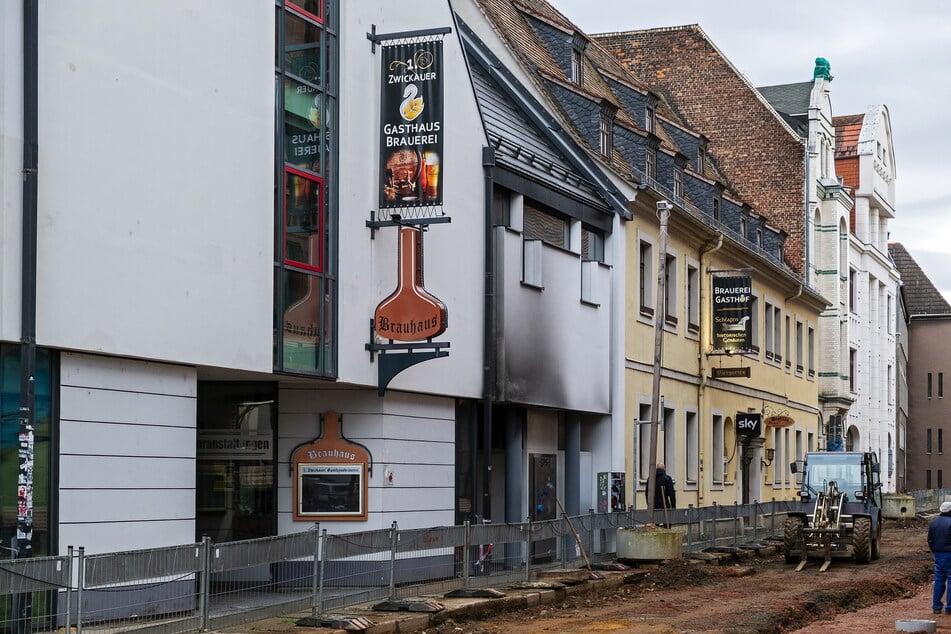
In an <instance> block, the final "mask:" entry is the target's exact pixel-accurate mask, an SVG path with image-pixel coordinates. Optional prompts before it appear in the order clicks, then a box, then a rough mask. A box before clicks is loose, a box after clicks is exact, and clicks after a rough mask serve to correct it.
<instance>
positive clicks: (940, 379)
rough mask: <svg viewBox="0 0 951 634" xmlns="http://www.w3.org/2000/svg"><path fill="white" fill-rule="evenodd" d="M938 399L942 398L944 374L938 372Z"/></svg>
mask: <svg viewBox="0 0 951 634" xmlns="http://www.w3.org/2000/svg"><path fill="white" fill-rule="evenodd" d="M938 398H944V372H938Z"/></svg>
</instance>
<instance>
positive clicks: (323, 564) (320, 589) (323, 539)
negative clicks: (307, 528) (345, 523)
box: [317, 528, 328, 614]
mask: <svg viewBox="0 0 951 634" xmlns="http://www.w3.org/2000/svg"><path fill="white" fill-rule="evenodd" d="M320 543H321V548H320V582H319V585H318V586H317V614H323V613H324V571H325V570H327V550H328V549H327V529H326V528H325V529H324V530H323V531H321V534H320Z"/></svg>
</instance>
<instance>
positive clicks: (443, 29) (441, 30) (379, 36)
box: [367, 24, 452, 53]
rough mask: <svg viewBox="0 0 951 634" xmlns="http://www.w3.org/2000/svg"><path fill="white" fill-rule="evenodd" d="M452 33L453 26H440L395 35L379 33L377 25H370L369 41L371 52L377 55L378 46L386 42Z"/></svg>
mask: <svg viewBox="0 0 951 634" xmlns="http://www.w3.org/2000/svg"><path fill="white" fill-rule="evenodd" d="M449 33H452V27H451V26H438V27H436V28H434V29H417V30H415V31H397V32H395V33H377V32H376V25H375V24H371V25H370V32H369V33H367V39H368V40H370V52H371V53H376V45H377V44H378V43H379V42H383V41H385V40H407V39H409V38H412V37H431V36H433V35H448V34H449Z"/></svg>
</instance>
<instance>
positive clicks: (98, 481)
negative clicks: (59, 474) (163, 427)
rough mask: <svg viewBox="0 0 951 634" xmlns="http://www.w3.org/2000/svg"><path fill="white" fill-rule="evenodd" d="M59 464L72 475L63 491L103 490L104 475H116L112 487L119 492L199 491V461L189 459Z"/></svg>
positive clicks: (78, 459) (65, 459) (68, 460)
mask: <svg viewBox="0 0 951 634" xmlns="http://www.w3.org/2000/svg"><path fill="white" fill-rule="evenodd" d="M59 464H60V468H62V470H63V472H64V473H69V474H70V476H69V480H68V481H64V482H60V490H66V489H98V488H101V487H102V486H103V474H104V473H107V474H113V477H112V478H111V479H110V480H109V486H110V488H116V489H139V488H143V489H148V488H152V489H154V488H168V489H194V488H195V461H194V460H192V459H188V458H141V457H130V456H96V455H88V456H62V457H61V458H60V463H59Z"/></svg>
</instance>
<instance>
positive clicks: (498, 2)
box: [476, 0, 680, 177]
mask: <svg viewBox="0 0 951 634" xmlns="http://www.w3.org/2000/svg"><path fill="white" fill-rule="evenodd" d="M476 2H477V4H478V5H479V6H480V8H481V9H482V11H483V13H485V15H486V16H487V17H488V18H489V22H490V23H491V24H492V25H493V26H494V27H495V29H496V32H497V33H498V34H499V36H500V37H501V39H502V41H504V42H505V43H506V44H507V45H508V47H509V48H510V50H512V51H513V52H514V53H515V55H516V56H517V57H519V58H521V59H522V60H524V61H525V62H526V63H527V65H528V66H529V68H532V69H534V70H535V71H536V73H537V76H538V77H539V79H540V80H542V81H540V82H539V84H538V85H539V87H540V88H541V89H542V90H544V91H546V92H548V93H549V96H551V97H552V98H551V102H552V104H553V105H554V106H555V107H556V108H558V109H560V110H561V114H562V115H563V116H562V117H561V118H562V120H563V121H564V122H565V123H566V124H567V125H568V126H570V127H571V128H572V129H571V132H572V134H573V136H574V137H575V139H576V140H577V141H578V142H579V143H580V144H581V145H583V146H586V147H588V149H589V150H590V151H591V153H592V155H594V156H597V155H598V154H599V148H597V147H593V146H592V145H591V143H589V142H586V141H585V138H584V135H583V134H581V132H580V131H579V130H577V129H575V128H574V122H575V121H576V119H577V117H576V116H574V115H576V114H577V113H572V112H567V111H565V109H564V105H563V104H564V100H560V99H557V98H555V97H554V96H553V95H552V93H551V90H552V88H559V89H564V90H566V91H569V92H574V93H576V94H578V95H579V96H581V97H584V98H586V99H589V100H592V101H596V102H597V101H600V102H602V103H607V104H611V105H612V106H614V107H617V108H618V112H617V115H616V118H615V123H616V124H620V125H622V126H624V127H626V128H628V129H631V130H636V131H639V132H641V133H645V134H646V131H645V130H643V128H642V127H641V126H639V125H638V124H637V123H636V121H635V120H634V119H633V118H632V117H631V115H630V113H628V112H627V111H626V110H625V109H624V108H623V107H622V106H621V104H620V103H619V100H618V98H617V96H616V95H615V94H614V92H613V91H612V89H611V88H610V86H609V85H608V83H607V80H606V79H605V76H607V77H609V78H611V79H613V80H615V81H619V82H621V83H624V84H626V85H628V86H629V87H631V88H633V89H634V90H637V91H641V92H643V93H648V92H649V91H650V89H649V88H648V87H647V86H646V84H644V83H643V82H641V81H639V80H638V79H636V78H634V77H633V76H632V75H630V74H629V73H628V72H626V71H625V70H624V68H623V67H622V66H621V65H620V64H619V63H618V61H617V60H616V59H615V58H614V56H613V55H611V54H610V53H608V52H607V51H605V50H604V49H602V48H601V47H600V46H599V45H598V44H597V42H594V41H590V40H589V41H588V42H587V46H586V48H585V51H584V56H583V59H584V70H583V73H582V75H583V83H582V85H580V86H579V85H578V84H577V83H575V82H573V81H572V80H571V79H570V78H569V77H568V76H567V74H566V72H565V70H564V69H563V68H562V67H561V66H560V65H559V64H558V62H557V61H556V60H555V59H554V58H553V57H552V54H551V53H550V52H549V50H548V48H547V47H546V45H545V43H544V42H543V41H542V40H541V39H540V37H539V35H538V33H536V31H535V30H534V29H533V28H532V26H531V25H529V23H528V21H527V20H528V19H533V20H537V21H539V22H541V23H542V24H546V25H548V26H550V27H552V28H553V29H555V30H556V31H557V32H559V33H560V37H563V38H564V41H565V42H569V41H570V39H571V37H572V35H574V34H576V33H577V34H583V31H582V30H581V29H580V28H578V27H577V26H575V25H574V24H573V23H572V22H571V21H570V20H568V19H567V18H566V17H565V16H563V15H562V14H561V13H559V12H558V11H557V10H556V9H555V8H554V7H552V6H551V5H550V4H548V3H547V2H545V1H544V0H476ZM546 82H547V84H546ZM657 114H658V115H659V116H662V117H665V118H667V119H669V120H671V121H676V122H679V121H680V118H679V117H678V116H677V115H676V114H675V113H674V112H672V111H671V110H670V109H669V108H668V107H667V106H666V104H664V103H662V102H661V103H658V105H657ZM655 134H656V136H657V137H658V138H659V139H660V141H661V146H660V147H661V149H667V150H668V151H672V152H679V151H680V148H678V147H677V144H676V143H675V142H674V140H673V139H672V138H671V137H670V136H669V135H668V134H666V132H665V131H664V130H663V128H662V126H657V129H656V130H655ZM612 164H613V167H614V168H615V170H616V171H618V172H620V173H621V174H622V175H624V176H626V177H630V175H631V174H632V173H633V166H631V165H630V164H628V163H627V161H626V160H625V158H624V157H623V156H622V155H621V154H620V153H619V152H618V151H615V152H614V155H613V156H612Z"/></svg>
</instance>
